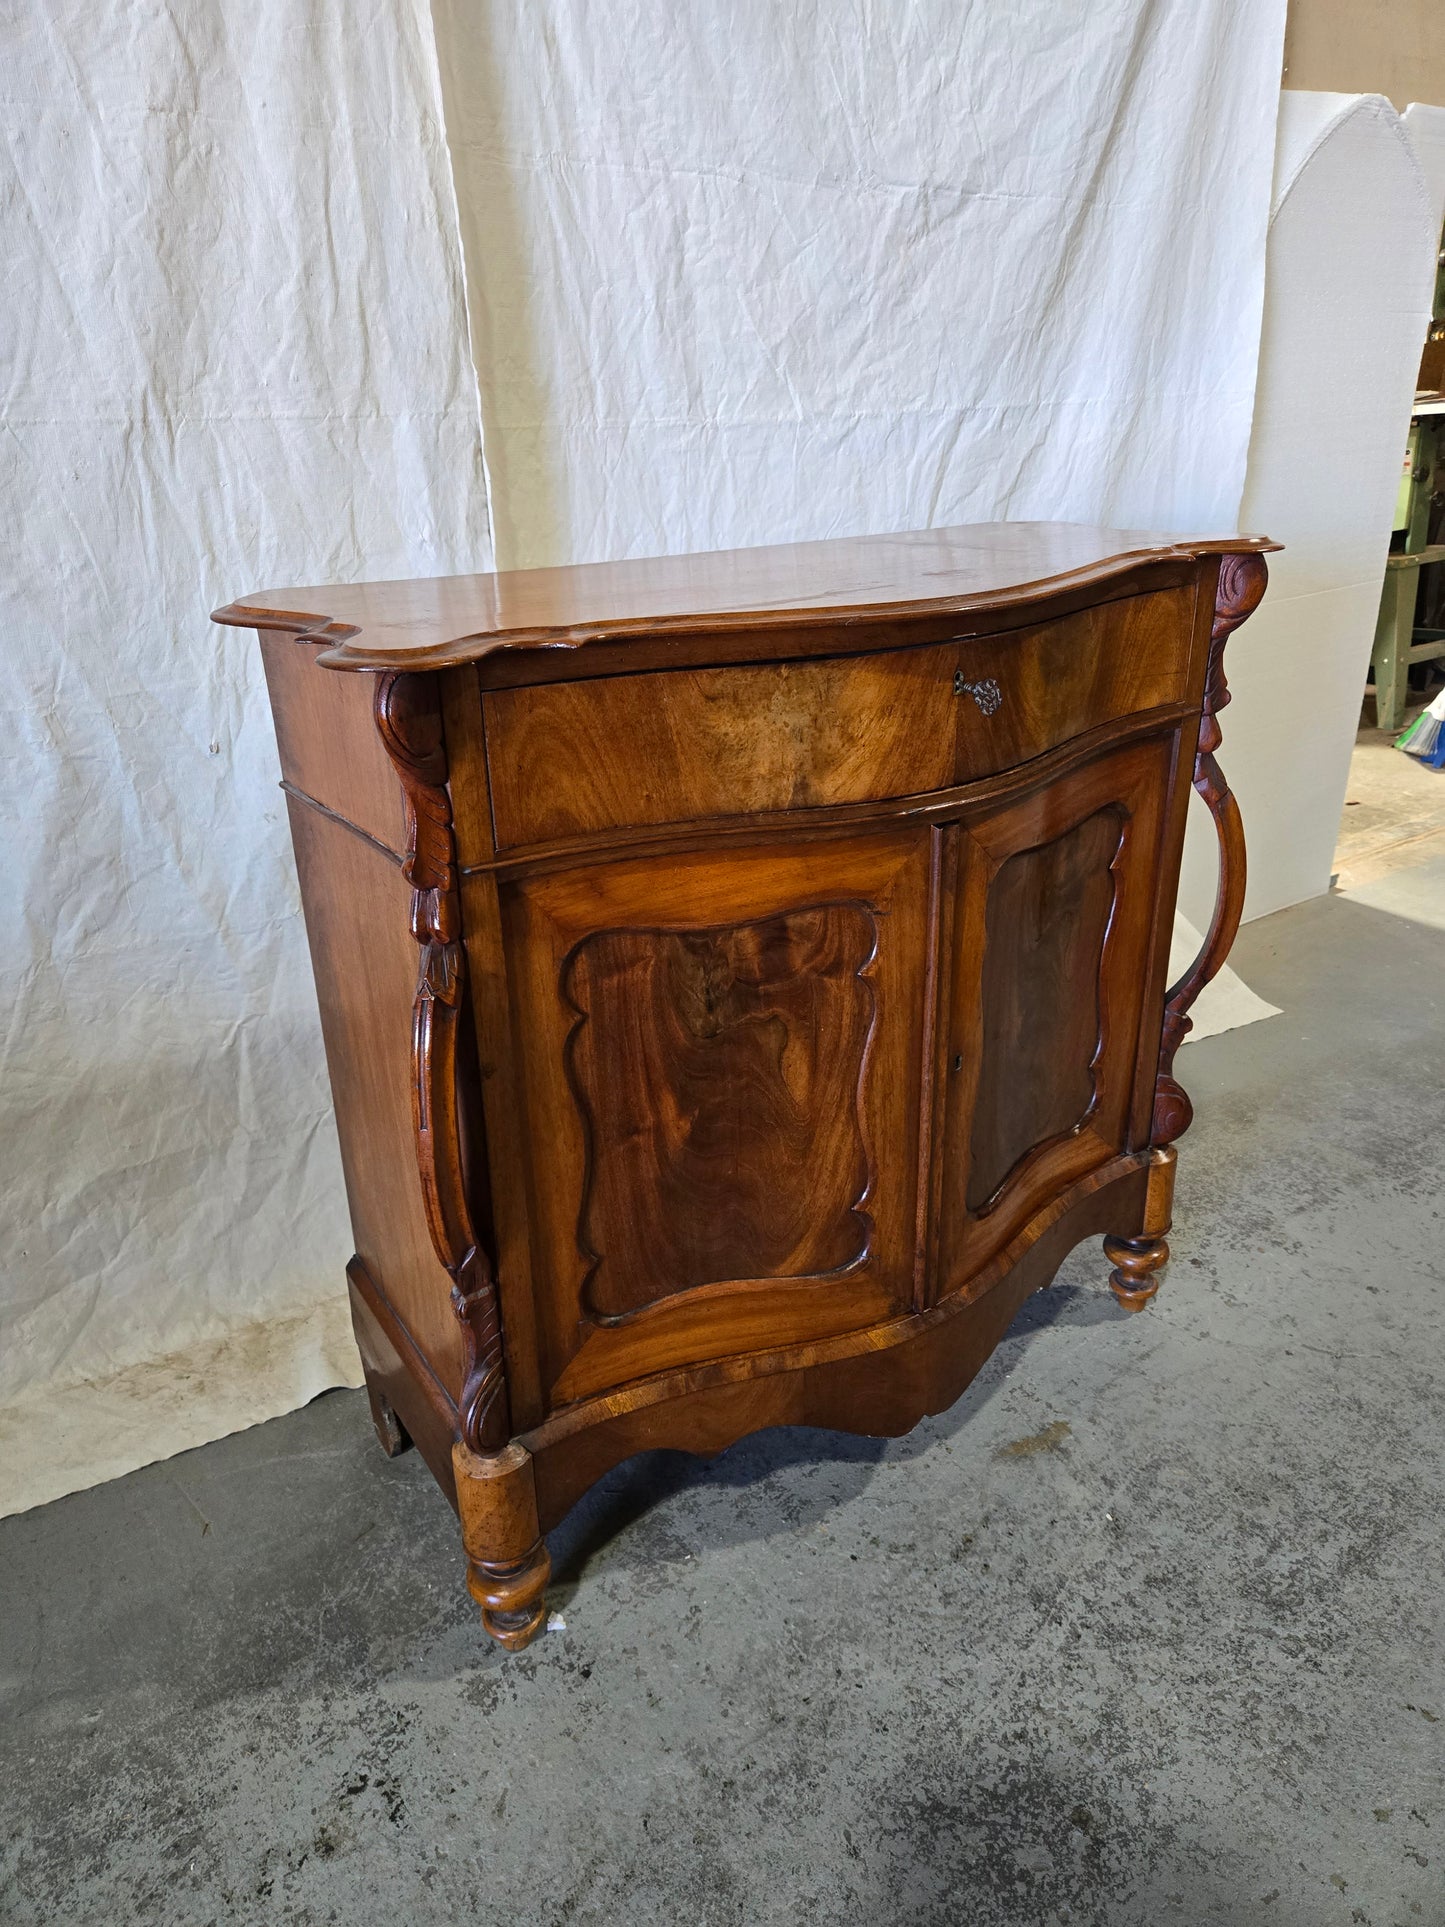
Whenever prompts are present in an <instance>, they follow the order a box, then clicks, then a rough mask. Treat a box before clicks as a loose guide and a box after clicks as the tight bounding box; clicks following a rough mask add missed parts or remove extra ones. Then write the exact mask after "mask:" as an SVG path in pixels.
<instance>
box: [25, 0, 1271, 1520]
mask: <svg viewBox="0 0 1445 1927" xmlns="http://www.w3.org/2000/svg"><path fill="white" fill-rule="evenodd" d="M1283 16H1284V0H1248V3H1247V4H1246V0H1102V3H1101V4H1099V5H1096V6H1091V7H1089V8H1079V7H1077V6H1074V5H1070V4H1067V3H1066V0H1023V3H1022V4H1019V5H1017V6H1014V7H1012V8H1009V9H1007V10H1003V9H1000V8H997V7H990V6H984V5H977V4H975V5H964V6H962V7H960V6H959V5H958V4H957V0H922V3H921V4H918V5H914V6H911V7H909V8H907V9H903V8H887V7H882V6H878V5H875V4H872V3H871V0H855V3H854V4H851V5H847V6H845V7H844V8H842V9H840V8H838V7H836V6H822V5H816V4H804V5H801V6H798V7H795V8H788V9H778V8H776V7H775V6H771V5H768V4H765V0H735V3H734V4H731V5H727V4H721V3H720V0H710V3H709V4H708V5H699V4H697V3H696V0H691V3H689V0H681V4H679V5H677V6H675V7H673V8H670V9H661V8H639V7H635V6H631V5H628V4H626V0H546V4H542V5H538V4H535V0H528V4H523V0H490V4H488V5H486V6H479V5H476V4H474V3H472V4H467V5H463V4H462V0H437V4H436V7H435V10H434V19H433V18H432V17H429V16H428V14H427V12H426V8H425V5H424V4H423V0H369V4H365V5H360V6H356V7H352V8H348V9H344V10H342V9H336V8H333V7H327V6H325V5H323V4H322V0H245V4H244V5H243V4H242V0H195V4H193V5H191V6H189V7H187V8H183V9H175V8H172V9H160V10H157V9H147V8H143V7H139V6H137V5H135V4H134V0H89V4H86V5H82V4H81V0H21V6H20V11H19V13H18V15H12V16H10V17H9V20H8V22H7V25H6V26H5V27H4V29H3V36H4V39H3V50H4V53H5V56H6V70H7V88H6V92H5V105H4V107H3V108H0V112H3V114H4V115H5V117H6V141H7V149H6V152H7V166H8V169H9V183H8V187H7V192H6V194H5V196H4V197H3V202H0V205H3V207H4V210H5V220H6V234H5V237H4V244H5V254H6V270H5V271H6V289H7V301H6V305H5V310H4V325H5V331H6V347H7V352H6V353H5V355H4V357H3V363H4V370H5V382H6V405H7V412H8V418H9V419H8V424H7V427H8V433H7V437H6V440H5V442H4V454H3V457H0V464H3V466H0V491H3V506H4V510H5V513H6V518H7V527H8V528H10V529H12V530H15V531H18V532H19V533H18V539H17V541H16V543H15V546H14V548H13V549H12V552H11V555H10V557H9V567H8V569H7V573H6V581H5V585H4V593H5V603H4V630H3V634H4V637H5V641H6V644H7V667H8V669H9V680H8V684H7V690H8V695H9V704H8V707H9V711H10V734H9V747H10V756H9V758H8V760H7V765H6V768H5V772H4V777H3V781H4V783H5V786H6V788H5V798H4V806H5V809H6V816H7V822H8V824H9V825H10V829H9V831H8V833H7V835H6V838H5V841H4V844H3V849H4V859H3V861H4V863H5V866H6V881H5V889H4V892H3V920H4V921H3V931H0V970H3V988H4V994H5V998H6V1010H7V1024H6V1029H5V1032H4V1043H3V1049H0V1106H3V1111H0V1158H3V1160H4V1164H5V1169H4V1174H3V1182H4V1187H5V1189H4V1195H5V1201H6V1212H5V1220H4V1225H3V1231H0V1235H3V1238H4V1241H5V1250H4V1268H3V1275H0V1396H4V1395H5V1394H6V1393H9V1394H14V1395H16V1396H17V1397H18V1399H19V1401H20V1403H19V1404H18V1405H14V1406H12V1408H11V1413H12V1417H11V1423H10V1428H9V1430H10V1439H11V1442H12V1444H13V1442H14V1440H15V1439H16V1438H17V1437H19V1436H23V1437H24V1438H26V1439H28V1440H29V1441H30V1446H29V1459H28V1464H29V1466H30V1468H31V1470H32V1471H35V1470H36V1468H43V1467H46V1466H49V1467H50V1468H51V1470H50V1472H49V1474H48V1475H47V1476H48V1477H49V1478H50V1484H49V1486H48V1487H47V1488H46V1491H47V1492H48V1491H53V1490H56V1489H64V1484H65V1483H67V1482H68V1483H70V1484H75V1483H82V1482H84V1480H85V1479H86V1478H92V1477H95V1476H98V1475H99V1472H100V1471H101V1470H105V1471H113V1470H118V1469H123V1468H124V1467H125V1466H126V1465H133V1464H139V1463H143V1462H144V1460H145V1459H146V1458H147V1457H150V1456H154V1455H155V1454H156V1453H157V1452H158V1451H162V1450H169V1449H175V1447H176V1445H177V1444H178V1443H186V1442H194V1441H195V1440H196V1439H198V1438H200V1437H204V1436H208V1435H213V1434H214V1433H215V1432H216V1431H220V1430H224V1429H226V1428H227V1426H228V1425H232V1424H235V1423H240V1422H243V1418H244V1417H253V1418H254V1417H262V1416H266V1415H267V1411H268V1409H272V1410H274V1409H277V1406H278V1402H279V1404H285V1403H288V1402H291V1401H292V1400H294V1399H296V1398H300V1397H304V1396H306V1395H307V1393H308V1392H309V1391H312V1390H315V1389H317V1388H318V1384H319V1383H322V1382H326V1380H327V1378H328V1375H334V1374H335V1373H336V1372H338V1371H343V1372H344V1371H351V1370H354V1366H353V1365H352V1364H350V1363H346V1364H338V1362H337V1355H336V1353H335V1351H334V1349H332V1350H328V1349H327V1347H326V1346H324V1345H323V1346H321V1347H320V1348H319V1350H318V1352H317V1355H316V1357H315V1359H314V1360H313V1361H312V1362H311V1363H307V1364H305V1366H304V1369H301V1370H299V1371H297V1370H295V1369H292V1370H291V1371H290V1375H289V1377H288V1375H287V1372H286V1371H283V1372H282V1373H281V1374H280V1377H279V1379H278V1378H277V1377H276V1376H275V1374H274V1373H273V1378H272V1381H270V1383H271V1390H270V1391H269V1392H264V1393H263V1392H261V1391H258V1390H257V1387H258V1385H259V1384H260V1380H261V1377H262V1376H264V1374H262V1373H261V1371H260V1368H259V1367H258V1366H257V1365H256V1363H255V1359H256V1357H257V1356H258V1355H259V1354H258V1353H257V1349H256V1348H255V1347H248V1346H247V1345H245V1344H238V1343H234V1342H232V1343H227V1344H223V1343H222V1340H223V1338H224V1335H225V1334H226V1333H227V1332H231V1333H233V1334H234V1333H235V1332H236V1331H237V1330H238V1329H242V1328H244V1329H249V1330H258V1331H261V1332H262V1333H265V1332H267V1331H270V1332H272V1333H273V1334H275V1333H283V1334H284V1333H292V1332H301V1331H302V1330H305V1331H312V1330H313V1328H312V1327H311V1326H309V1325H307V1324H306V1318H305V1316H304V1315H305V1314H306V1313H307V1312H308V1310H309V1309H310V1308H313V1307H315V1306H317V1305H318V1304H324V1305H326V1306H327V1307H334V1308H336V1309H337V1310H338V1311H339V1308H340V1306H341V1303H342V1298H341V1294H340V1288H339V1280H340V1273H341V1267H342V1265H343V1263H344V1260H345V1258H346V1256H347V1254H348V1252H349V1249H350V1246H349V1239H348V1235H347V1231H346V1227H345V1221H344V1204H343V1193H342V1187H341V1182H340V1175H339V1171H338V1169H337V1163H336V1154H335V1149H334V1139H333V1136H332V1132H331V1127H330V1123H329V1114H328V1107H327V1102H326V1093H325V1077H324V1069H323V1065H322V1059H321V1052H320V1041H319V1034H318V1031H317V1027H316V1020H315V1008H314V998H313V992H312V989H311V984H310V978H309V970H308V968H307V962H306V957H305V950H304V944H303V941H302V936H301V931H300V926H299V922H298V920H297V918H296V914H295V891H294V884H293V881H292V872H291V860H290V853H289V849H288V846H287V839H286V834H285V825H284V815H283V813H282V811H281V809H280V807H279V800H278V798H277V795H276V791H275V788H274V776H275V758H274V749H273V746H272V740H271V735H270V728H269V722H268V720H267V718H266V714H265V707H264V698H263V695H262V692H261V687H260V679H259V671H258V666H257V662H256V658H255V654H254V651H253V650H252V649H251V648H249V647H248V646H247V645H246V643H245V641H244V638H241V637H238V636H236V635H234V634H220V633H218V632H216V631H214V630H212V629H210V628H209V626H208V624H207V621H206V613H207V611H208V609H209V608H210V606H211V605H213V604H214V603H216V602H219V601H223V600H227V599H229V598H231V597H233V596H235V595H237V594H238V593H243V592H245V591H246V590H248V589H251V588H254V587H257V586H264V585H267V584H268V583H284V582H286V581H313V582H314V581H317V580H321V579H325V578H326V577H328V576H330V577H344V576H354V575H356V574H358V573H362V572H364V573H367V574H371V575H387V574H408V573H410V574H428V573H439V572H446V571H448V570H453V569H466V568H480V567H486V566H488V564H489V561H490V554H491V550H490V538H489V522H488V502H487V499H486V497H485V496H484V490H483V465H482V451H481V443H482V439H483V437H482V433H481V430H482V429H484V431H485V445H486V458H487V461H486V466H487V472H488V475H489V478H490V515H491V521H492V523H493V524H494V525H495V530H496V542H497V550H498V554H499V558H500V560H501V561H502V562H504V563H506V564H515V563H518V562H525V561H532V560H539V559H559V558H560V559H568V558H585V557H591V556H601V555H624V554H637V553H645V552H650V551H652V552H655V551H658V550H663V549H670V550H678V549H685V548H689V547H711V546H718V545H725V544H728V543H732V542H744V541H760V540H775V539H785V538H788V537H793V536H806V535H827V534H835V533H844V532H848V531H851V530H862V529H868V528H873V529H883V528H892V527H901V526H903V525H905V524H924V523H930V522H932V523H938V522H946V521H956V520H967V519H976V518H988V517H993V516H1004V515H1009V516H1055V517H1074V518H1077V519H1099V520H1118V521H1123V522H1125V523H1130V522H1132V523H1134V524H1135V525H1140V524H1143V525H1152V526H1155V527H1162V528H1169V527H1180V528H1191V529H1196V530H1197V529H1198V528H1200V527H1201V526H1210V527H1216V526H1219V527H1231V526H1233V523H1234V519H1235V512H1236V507H1237V503H1238V497H1239V490H1240V485H1241V480H1242V476H1243V469H1244V457H1245V449H1246V444H1247V440H1248V432H1249V419H1250V408H1251V398H1252V392H1253V381H1254V366H1255V356H1256V350H1257V343H1258V328H1259V314H1260V303H1261V292H1262V275H1263V259H1264V231H1265V221H1266V217H1267V213H1268V205H1269V180H1270V165H1271V155H1272V146H1273V127H1274V108H1275V100H1276V90H1277V82H1278V74H1279V66H1280V52H1281V45H1282V38H1283ZM439 83H440V87H441V97H444V99H445V103H446V127H447V132H446V135H445V136H444V134H443V130H442V125H441V118H440V108H439V94H438V86H439ZM448 148H449V149H450V153H448ZM449 159H450V163H451V166H450V171H449V166H448V162H449ZM453 182H455V194H456V202H455V203H454V200H453V193H454V188H453ZM458 204H459V206H460V213H461V235H462V240H463V243H464V248H465V258H466V265H467V274H466V297H465V298H464V294H463V284H462V276H461V272H460V264H459V258H458V251H457V205H458ZM467 300H469V301H470V306H471V324H472V339H473V346H474V354H475V360H476V363H477V373H478V375H479V377H480V385H481V398H480V422H479V410H478V397H477V392H476V376H474V372H473V368H472V365H471V362H470V361H469V358H468V355H467V313H466V307H467ZM298 1320H299V1322H298ZM247 1321H252V1322H251V1323H250V1324H249V1325H248V1322H247ZM288 1321H289V1322H288ZM313 1336H314V1332H313ZM301 1346H302V1340H301V1338H299V1337H295V1338H293V1337H287V1336H283V1337H281V1338H277V1339H276V1341H275V1343H274V1344H273V1346H272V1348H271V1351H272V1354H273V1357H272V1363H273V1364H274V1362H275V1358H274V1354H276V1353H277V1352H280V1353H282V1354H284V1355H285V1356H284V1358H283V1364H287V1365H289V1366H290V1367H294V1366H295V1362H296V1357H297V1356H298V1355H299V1354H298V1347H301ZM265 1349H266V1348H265V1346H264V1345H263V1346H261V1348H260V1351H261V1352H262V1353H264V1352H265ZM166 1354H170V1355H173V1361H174V1359H175V1358H179V1360H180V1364H179V1365H177V1366H176V1368H175V1369H174V1370H172V1371H170V1373H169V1375H168V1376H167V1375H166V1374H165V1373H162V1374H161V1377H160V1378H159V1379H157V1378H156V1377H155V1375H154V1372H153V1370H152V1367H153V1366H154V1365H155V1362H156V1361H157V1359H159V1358H161V1357H162V1356H163V1355H166ZM248 1361H249V1362H248ZM303 1363H304V1361H303ZM122 1367H138V1368H139V1370H140V1373H141V1378H142V1380H143V1382H144V1384H145V1385H146V1386H147V1387H148V1388H149V1393H150V1399H149V1406H148V1407H147V1406H146V1402H145V1400H144V1399H142V1398H141V1397H140V1395H139V1394H137V1395H136V1396H135V1397H132V1396H131V1392H130V1391H126V1390H124V1387H123V1388H122V1392H121V1393H117V1392H116V1391H115V1387H116V1385H117V1384H119V1383H121V1381H117V1380H114V1379H113V1380H112V1381H111V1388H110V1389H111V1396H110V1402H109V1403H108V1404H102V1403H97V1402H94V1401H93V1402H92V1403H91V1404H90V1405H89V1406H86V1405H84V1404H83V1403H82V1404H81V1405H75V1404H72V1406H71V1407H70V1408H69V1409H70V1410H71V1411H72V1412H74V1413H77V1414H79V1416H78V1417H77V1418H76V1420H75V1426H74V1428H73V1430H74V1433H75V1435H76V1436H77V1437H82V1440H83V1442H82V1444H81V1445H80V1446H77V1448H76V1453H75V1462H74V1463H73V1464H71V1463H70V1462H69V1461H67V1464H68V1465H69V1469H68V1470H66V1471H64V1472H63V1473H57V1472H56V1471H55V1469H54V1468H55V1466H56V1465H57V1464H58V1463H59V1460H60V1458H61V1457H63V1454H58V1453H57V1452H56V1451H52V1450H51V1448H50V1447H49V1446H48V1445H47V1444H46V1442H45V1440H44V1438H43V1437H42V1436H41V1433H40V1431H39V1430H38V1429H37V1428H38V1426H39V1424H40V1419H41V1417H42V1416H45V1417H49V1416H51V1415H53V1414H54V1413H55V1412H57V1411H59V1410H60V1409H61V1406H62V1405H63V1403H64V1401H63V1400H61V1399H59V1398H58V1396H57V1394H56V1389H55V1388H56V1386H57V1384H58V1383H61V1382H63V1381H66V1380H71V1379H76V1378H82V1377H83V1378H90V1379H93V1378H95V1377H96V1376H97V1375H103V1374H107V1373H113V1372H115V1371H116V1369H117V1368H122ZM148 1373H149V1374H150V1376H148V1377H147V1376H146V1374H148ZM208 1376H209V1379H210V1381H211V1382H210V1384H209V1386H205V1385H203V1383H202V1381H204V1380H206V1379H207V1377H208ZM122 1378H124V1374H122ZM218 1381H223V1383H220V1382H218ZM283 1381H284V1382H283ZM132 1382H141V1381H127V1383H132ZM157 1384H159V1385H161V1387H162V1388H163V1389H162V1393H161V1394H157V1392H156V1386H157ZM278 1384H279V1385H280V1386H281V1389H280V1390H279V1391H278V1390H277V1389H276V1387H277V1385H278ZM207 1397H209V1399H210V1401H211V1402H210V1403H209V1404H207V1403H206V1398H207ZM268 1398H269V1399H270V1400H271V1403H270V1405H269V1408H268V1404H267V1400H268ZM128 1399H129V1400H130V1403H129V1405H127V1400H128ZM227 1399H229V1404H228V1403H227ZM157 1405H160V1406H162V1407H164V1408H165V1417H166V1420H167V1426H166V1427H162V1426H159V1425H158V1424H157V1423H156V1418H155V1413H156V1407H157ZM22 1407H23V1409H24V1413H25V1414H26V1415H27V1416H25V1418H24V1422H23V1423H22V1422H21V1420H19V1419H16V1418H15V1417H14V1414H15V1412H17V1411H20V1410H21V1409H22ZM102 1411H103V1412H104V1418H103V1419H101V1418H99V1417H98V1416H97V1414H99V1413H101V1412H102ZM127 1411H129V1412H130V1414H131V1416H130V1417H129V1418H127V1417H126V1415H125V1414H126V1412H127ZM227 1414H229V1416H227ZM188 1426H189V1428H190V1429H189V1431H187V1429H186V1428H187V1427H188ZM101 1431H104V1433H105V1439H104V1452H103V1454H102V1455H101V1456H99V1457H98V1456H97V1449H96V1445H95V1437H96V1434H97V1433H99V1432H101ZM4 1432H5V1415H4V1413H0V1438H3V1435H4ZM87 1451H89V1453H90V1459H89V1460H86V1456H85V1455H86V1452H87ZM81 1461H85V1463H83V1464H82V1463H81ZM9 1463H10V1465H11V1467H12V1468H13V1466H14V1464H15V1463H16V1460H15V1458H14V1456H13V1454H12V1455H11V1458H10V1461H9ZM7 1479H8V1490H7ZM57 1479H60V1480H61V1481H62V1483H61V1484H60V1485H59V1486H57V1484H56V1480H57ZM19 1484H20V1482H19V1481H18V1480H17V1479H16V1478H15V1476H14V1474H13V1470H12V1472H11V1473H9V1474H7V1473H6V1472H5V1471H4V1470H0V1510H4V1509H6V1508H7V1505H10V1504H13V1503H23V1502H27V1500H26V1499H25V1497H24V1495H22V1496H21V1497H20V1498H19V1499H18V1500H17V1497H16V1494H17V1492H18V1490H19ZM27 1490H28V1493H29V1498H30V1500H33V1498H34V1497H36V1496H45V1493H43V1492H40V1491H39V1489H38V1488H37V1487H36V1486H34V1485H33V1484H32V1485H31V1486H30V1487H28V1488H27Z"/></svg>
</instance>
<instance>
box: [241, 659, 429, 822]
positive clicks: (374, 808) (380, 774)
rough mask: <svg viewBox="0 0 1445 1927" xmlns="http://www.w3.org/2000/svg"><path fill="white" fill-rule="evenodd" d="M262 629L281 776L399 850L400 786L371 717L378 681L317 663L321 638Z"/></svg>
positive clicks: (267, 684)
mask: <svg viewBox="0 0 1445 1927" xmlns="http://www.w3.org/2000/svg"><path fill="white" fill-rule="evenodd" d="M260 634H261V659H262V661H263V662H264V664H265V666H266V686H267V688H268V689H269V690H270V692H271V714H272V716H273V717H274V719H275V723H276V747H277V749H278V750H279V751H280V752H281V774H282V776H284V777H285V779H286V781H287V782H288V783H290V784H293V785H294V786H295V788H297V789H298V790H302V791H304V792H305V794H306V795H307V796H310V797H314V798H315V800H316V801H317V802H318V803H321V804H323V805H324V806H325V807H326V808H327V809H328V810H334V811H335V812H336V814H337V815H338V816H344V817H345V818H346V819H347V821H348V822H350V823H355V824H356V825H357V826H358V828H360V829H363V830H365V831H366V834H367V835H368V836H374V837H375V838H376V840H377V841H378V842H379V843H384V844H385V845H386V847H387V848H388V849H389V850H395V851H396V852H397V854H398V855H400V853H401V851H402V849H403V848H404V836H405V832H404V828H403V823H402V798H401V785H400V783H398V781H397V780H396V771H395V770H394V769H393V768H392V767H391V764H390V762H389V761H388V760H387V755H386V751H385V750H384V749H383V748H382V746H381V741H380V738H379V737H378V736H377V733H376V725H375V723H374V722H373V721H372V715H371V702H372V696H373V694H374V693H375V688H376V678H375V677H374V676H348V675H341V674H339V673H338V672H337V671H336V670H334V669H320V668H318V667H317V664H316V657H317V656H318V654H319V653H320V650H321V647H322V645H321V644H319V643H304V642H297V641H296V640H295V638H294V637H292V636H283V635H279V634H274V633H270V632H268V631H266V630H262V631H261V632H260Z"/></svg>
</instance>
